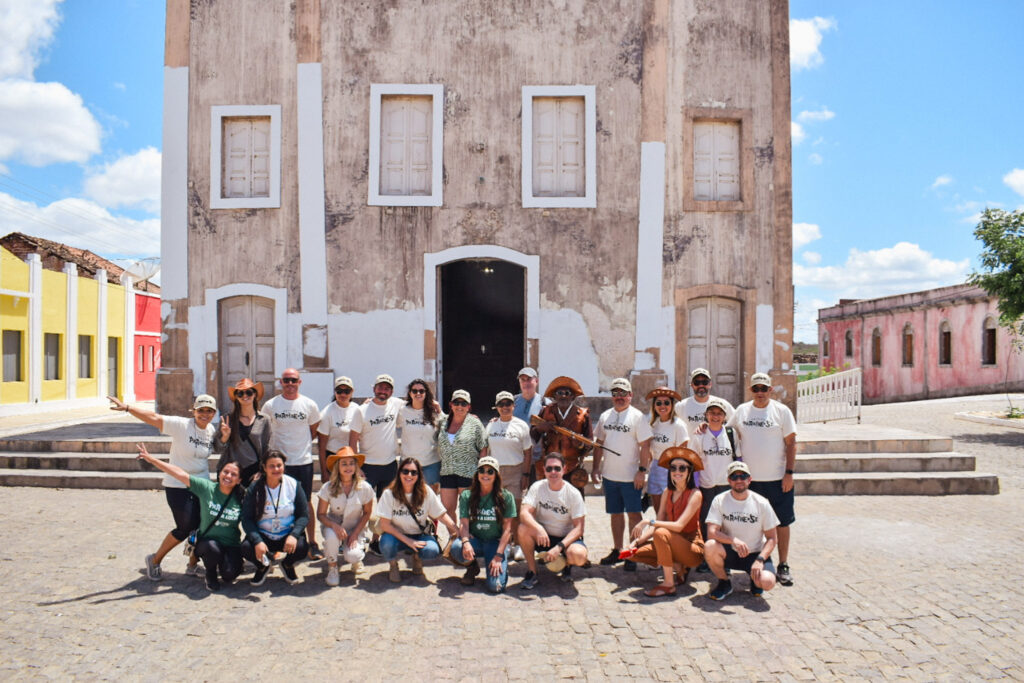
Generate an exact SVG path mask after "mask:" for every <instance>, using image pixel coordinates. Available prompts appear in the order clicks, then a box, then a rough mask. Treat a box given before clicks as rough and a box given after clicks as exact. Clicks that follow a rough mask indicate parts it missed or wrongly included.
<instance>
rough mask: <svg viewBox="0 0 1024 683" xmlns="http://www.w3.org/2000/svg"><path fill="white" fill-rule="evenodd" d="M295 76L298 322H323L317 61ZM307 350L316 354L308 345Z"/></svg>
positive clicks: (321, 140)
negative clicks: (300, 313) (299, 285)
mask: <svg viewBox="0 0 1024 683" xmlns="http://www.w3.org/2000/svg"><path fill="white" fill-rule="evenodd" d="M297 76H298V77H297V81H298V83H297V89H298V93H297V94H298V100H297V106H298V147H299V149H298V173H299V253H300V254H301V256H300V258H301V262H300V276H301V278H302V279H301V284H302V296H301V300H302V322H303V323H304V324H312V325H323V324H325V323H326V322H327V255H326V250H325V249H324V242H325V239H326V238H325V234H324V115H323V86H322V81H321V68H320V64H316V63H314V64H299V66H298V75H297ZM307 354H308V355H311V356H315V355H316V354H315V353H312V352H311V351H310V350H308V349H307ZM303 383H305V380H303Z"/></svg>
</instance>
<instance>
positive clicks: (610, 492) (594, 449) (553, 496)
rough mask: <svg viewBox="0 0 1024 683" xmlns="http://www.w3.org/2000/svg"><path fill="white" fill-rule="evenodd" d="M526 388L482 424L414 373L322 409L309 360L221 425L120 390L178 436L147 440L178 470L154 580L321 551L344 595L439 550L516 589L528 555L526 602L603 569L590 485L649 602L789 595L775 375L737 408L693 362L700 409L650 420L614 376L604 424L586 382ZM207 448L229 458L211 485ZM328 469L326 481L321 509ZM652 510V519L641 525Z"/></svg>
mask: <svg viewBox="0 0 1024 683" xmlns="http://www.w3.org/2000/svg"><path fill="white" fill-rule="evenodd" d="M518 381H519V386H520V390H521V391H520V393H518V394H516V395H513V394H512V393H511V392H507V391H502V392H499V393H498V394H497V395H496V396H495V402H494V408H495V409H496V410H497V417H495V418H494V419H492V420H491V421H490V422H488V423H487V424H484V423H483V422H482V421H481V420H480V419H479V418H478V417H477V416H476V415H474V414H473V413H472V400H471V396H470V395H469V393H468V392H467V391H465V390H462V389H458V390H456V391H454V392H453V393H452V395H451V399H450V401H449V403H448V411H447V412H445V411H444V410H442V408H441V406H440V405H439V403H438V402H437V401H436V400H435V399H434V396H433V393H432V390H431V388H430V385H429V384H428V383H427V382H426V381H425V380H422V379H416V380H413V381H412V382H410V383H409V384H408V386H407V387H406V392H405V397H404V398H398V397H395V396H393V394H394V389H395V382H394V379H392V377H390V376H389V375H386V374H382V375H379V376H378V377H377V378H376V380H375V382H374V385H373V395H372V397H371V398H369V399H367V400H366V402H365V403H363V404H362V405H357V404H356V403H354V402H353V401H352V397H353V393H354V391H355V387H354V384H353V382H352V380H351V379H349V378H348V377H339V378H337V380H336V381H335V383H334V392H335V397H334V398H335V400H334V401H332V402H331V403H330V404H328V405H327V406H325V407H324V408H323V409H322V410H321V409H319V408H318V406H317V404H316V402H315V401H313V400H312V399H310V398H308V397H306V396H303V395H302V394H301V393H300V391H299V389H300V385H301V383H302V379H301V377H300V375H299V372H298V371H297V370H295V369H294V368H289V369H288V370H285V372H284V373H283V374H282V376H281V378H280V384H281V393H280V394H279V395H277V396H274V397H272V398H270V399H269V400H267V401H266V402H263V395H264V387H263V385H262V384H261V383H256V382H253V381H252V380H249V379H243V380H241V381H240V382H238V383H237V384H236V385H235V386H234V387H232V388H231V389H230V390H229V394H230V398H231V401H232V404H233V405H232V410H231V412H230V413H229V414H226V415H223V416H222V417H221V420H220V422H219V424H218V425H217V426H215V425H214V424H213V420H214V417H215V415H216V402H215V400H214V399H213V398H212V397H210V396H207V395H201V396H199V397H197V398H196V399H195V402H194V404H193V407H192V417H191V418H181V417H172V416H166V415H160V414H157V413H155V412H152V411H149V410H145V409H142V408H139V407H138V406H131V405H127V404H125V403H123V402H121V401H119V400H117V399H116V398H113V397H111V399H110V400H111V402H112V404H113V405H112V408H113V409H115V410H124V411H125V412H128V413H129V414H131V415H133V416H135V417H136V418H138V419H140V420H142V421H144V422H146V423H147V424H150V425H152V426H154V427H156V428H157V429H159V430H160V431H161V433H163V434H166V435H169V436H170V437H171V448H170V456H169V461H168V462H164V461H163V460H161V459H159V458H155V457H154V456H152V455H151V454H149V452H148V450H147V449H146V448H145V446H144V445H141V444H140V446H139V457H140V458H142V459H144V460H146V461H148V462H149V463H151V464H152V465H154V466H155V467H157V468H159V469H160V470H162V471H163V472H164V473H165V477H164V486H165V495H166V498H167V503H168V506H169V507H170V508H171V512H172V515H173V517H174V525H175V526H174V529H172V530H171V532H170V533H168V534H167V536H166V537H165V538H164V539H163V541H162V542H161V544H160V546H159V547H158V548H157V550H156V552H154V553H152V554H150V555H147V557H146V573H147V576H148V577H149V578H150V579H151V580H154V581H155V580H159V579H160V578H162V572H161V562H162V560H163V559H164V557H165V556H166V554H167V553H168V552H169V551H170V550H171V549H173V548H174V547H175V546H176V545H178V544H179V543H181V542H182V541H185V540H186V539H188V540H189V541H190V548H189V549H187V551H186V554H188V556H189V561H188V566H187V568H186V573H189V574H196V575H198V574H199V573H200V571H201V570H200V569H199V567H198V562H199V561H200V560H201V561H202V563H203V565H204V568H205V576H206V585H207V587H208V588H209V589H210V590H217V589H219V588H220V586H221V583H222V582H227V583H230V582H232V581H234V580H235V579H236V578H237V577H238V576H239V574H240V573H241V571H242V569H243V566H244V564H243V562H244V561H248V562H249V563H251V564H252V565H253V566H254V570H253V572H254V573H253V578H252V584H253V585H257V586H258V585H261V584H262V583H263V582H264V581H265V579H266V577H267V575H268V573H269V572H270V571H271V569H272V568H273V567H274V566H275V565H279V566H280V568H281V573H282V574H283V576H284V578H285V579H286V580H287V581H288V582H290V583H294V582H296V581H298V576H297V574H296V571H295V565H296V563H297V562H299V561H302V560H304V559H306V558H309V559H312V560H319V559H326V565H327V572H326V577H325V581H326V583H327V585H329V586H337V585H339V583H340V572H339V567H340V566H343V565H349V566H350V567H351V569H352V571H353V573H358V572H359V571H361V569H362V566H363V561H364V559H365V557H366V552H368V551H369V552H374V553H376V554H378V555H379V556H381V557H382V558H383V559H384V560H385V561H387V562H388V578H389V579H390V580H391V581H392V582H396V583H398V582H400V581H401V580H402V576H401V571H400V568H399V563H398V556H399V554H402V553H404V554H407V555H408V556H409V566H410V568H411V570H412V572H413V573H414V574H421V573H422V572H423V561H424V560H430V559H433V558H436V557H438V556H440V555H444V556H445V557H446V558H447V559H448V560H450V561H451V562H452V563H453V564H456V565H459V566H461V567H464V568H465V573H464V575H463V577H462V582H463V583H464V584H465V585H473V584H474V583H475V581H476V579H477V577H478V576H479V574H480V572H481V571H483V572H484V574H485V579H486V586H487V588H488V589H489V590H490V591H492V592H495V593H499V592H502V591H504V590H505V588H506V586H507V582H508V565H509V562H510V561H513V560H522V561H525V563H526V566H527V570H526V572H525V574H524V576H523V579H522V581H521V583H520V587H521V588H523V589H527V590H529V589H532V588H534V587H535V586H536V585H537V583H538V561H540V562H543V563H544V564H545V565H546V566H547V568H548V569H550V570H551V571H552V572H554V573H556V574H558V575H559V576H560V578H561V579H562V580H565V581H569V580H572V569H573V567H581V566H588V565H589V564H590V560H589V557H588V550H587V547H586V545H585V543H584V526H585V525H584V522H585V517H586V506H585V501H584V497H585V489H586V486H587V484H588V482H590V483H592V484H594V485H595V486H600V487H601V488H602V489H603V493H604V500H605V511H606V513H607V514H608V516H609V520H610V526H611V532H612V546H613V547H612V548H611V549H610V551H609V552H608V554H607V555H606V556H604V557H603V558H601V559H600V564H602V565H616V564H619V563H620V562H621V563H622V564H623V567H624V569H625V570H626V571H635V570H636V563H637V562H641V563H645V564H648V565H651V566H655V567H659V568H660V569H661V570H662V571H661V582H660V583H658V584H657V585H655V586H652V587H651V588H649V589H648V590H646V591H645V594H646V595H647V596H649V597H661V596H666V595H673V594H675V592H676V589H677V586H679V585H681V584H682V583H684V582H685V581H686V580H687V577H688V575H689V572H690V571H691V570H693V569H697V570H698V571H702V570H703V571H710V572H712V573H713V574H714V575H715V576H716V577H717V579H718V582H717V584H716V585H715V586H714V587H713V588H712V589H711V591H710V592H709V596H710V597H711V598H713V599H715V600H721V599H724V598H725V597H726V596H728V595H729V594H730V593H731V592H732V584H731V581H730V579H729V572H730V570H737V571H742V572H745V573H747V574H748V575H749V577H750V591H751V593H752V594H754V595H760V594H761V593H762V592H763V591H765V590H770V589H772V588H773V587H774V586H775V584H776V582H778V583H782V584H784V585H788V584H790V583H792V574H791V572H790V570H789V566H788V551H789V527H790V525H791V524H792V523H793V522H794V521H795V516H794V513H793V477H792V474H793V467H794V462H795V455H796V428H795V423H794V420H793V416H792V413H791V412H790V411H789V409H788V408H787V407H786V406H785V405H783V404H782V403H779V402H777V401H774V400H772V399H771V398H770V393H771V378H770V377H769V376H768V375H766V374H764V373H757V374H754V375H753V376H752V377H751V382H750V388H751V392H752V394H753V400H752V401H749V402H747V403H744V404H742V405H740V406H738V407H736V408H735V409H733V407H732V406H731V405H730V404H729V402H728V401H725V400H724V399H721V398H718V397H715V396H712V395H711V393H710V389H711V373H710V372H709V371H708V370H706V369H704V368H698V369H696V370H694V371H693V372H692V373H691V375H690V385H691V390H692V396H690V397H688V398H686V399H685V400H684V399H683V398H682V396H681V395H680V394H679V393H678V392H676V391H674V390H672V389H670V388H668V387H658V388H656V389H654V390H653V391H651V392H649V393H648V394H647V396H646V398H647V400H648V401H649V402H650V406H651V411H650V414H649V415H645V414H644V413H642V412H641V411H640V410H638V409H637V408H636V407H634V406H633V405H632V400H633V391H632V386H631V384H630V382H629V380H627V379H625V378H618V379H615V380H613V381H612V383H611V399H612V407H611V408H609V409H608V410H606V411H604V412H603V413H601V415H600V416H599V417H598V418H597V420H596V422H593V423H592V421H591V417H590V414H589V410H588V409H587V407H585V406H583V405H581V404H580V402H579V401H578V400H577V399H578V398H580V397H581V396H582V395H583V390H582V388H581V387H580V385H579V383H578V382H576V381H575V380H574V379H572V378H571V377H565V376H563V377H557V378H555V379H554V380H552V381H551V382H550V383H549V384H548V386H547V389H546V391H545V392H544V393H543V394H541V393H540V392H539V379H538V376H537V372H536V371H535V370H534V369H532V368H523V369H522V370H521V371H520V373H519V376H518ZM314 442H315V445H314ZM314 453H316V455H315V456H314ZM211 454H219V456H220V457H219V460H218V464H217V477H216V480H215V481H214V480H211V479H210V477H209V464H208V462H209V460H208V459H209V457H210V455H211ZM314 457H318V460H319V469H320V473H321V482H320V483H321V485H320V487H319V490H317V491H316V492H315V493H316V496H315V502H316V506H315V508H314V496H313V494H314V491H313V478H314V464H313V458H314ZM588 457H592V464H591V467H590V469H589V472H588V471H587V469H586V468H585V467H584V463H585V460H586V458H588ZM648 504H650V505H651V506H653V508H654V510H655V516H654V518H653V519H650V520H644V519H643V518H642V513H643V511H644V509H645V508H646V506H647V505H648ZM314 520H315V521H314ZM315 522H319V527H320V532H321V536H322V538H323V549H321V548H320V546H319V545H318V543H317V536H316V526H317V524H316V523H315ZM627 522H628V538H627V537H626V536H627ZM440 526H444V527H445V528H446V530H447V534H445V535H444V536H445V537H446V540H445V541H442V535H440V534H439V533H438V528H439V527H440ZM776 547H777V548H778V552H779V564H778V566H777V567H776V565H774V564H773V562H772V560H771V555H772V553H773V551H774V550H775V549H776Z"/></svg>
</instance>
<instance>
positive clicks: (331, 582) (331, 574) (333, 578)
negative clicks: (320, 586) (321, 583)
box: [327, 565, 341, 586]
mask: <svg viewBox="0 0 1024 683" xmlns="http://www.w3.org/2000/svg"><path fill="white" fill-rule="evenodd" d="M339 583H341V580H340V578H339V577H338V565H332V566H331V567H330V568H329V569H328V570H327V585H328V586H337V585H338V584H339Z"/></svg>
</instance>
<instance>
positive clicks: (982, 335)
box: [818, 284, 1024, 403]
mask: <svg viewBox="0 0 1024 683" xmlns="http://www.w3.org/2000/svg"><path fill="white" fill-rule="evenodd" d="M996 302H997V299H996V297H992V296H989V295H988V294H986V293H985V291H984V290H983V289H981V288H980V287H974V286H971V285H966V284H964V285H954V286H952V287H940V288H938V289H930V290H927V291H924V292H912V293H910V294H899V295H896V296H887V297H882V298H880V299H863V300H853V299H841V300H840V301H839V304H838V305H837V306H833V307H831V308H822V309H819V310H818V351H819V356H818V358H819V364H820V365H821V367H822V368H831V367H835V368H840V369H843V368H856V367H860V368H863V371H864V396H863V398H864V403H890V402H893V401H905V400H911V399H920V398H939V397H943V396H962V395H965V394H981V393H990V392H996V391H1003V390H1004V389H1006V388H1008V389H1009V390H1013V391H1020V390H1022V389H1024V358H1022V357H1021V353H1020V352H1016V351H1014V350H1013V346H1012V344H1011V338H1010V335H1009V333H1008V332H1007V330H1006V329H1005V328H1001V327H999V311H998V309H997V307H996ZM1004 383H1007V384H1004Z"/></svg>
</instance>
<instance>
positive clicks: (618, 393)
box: [612, 389, 629, 398]
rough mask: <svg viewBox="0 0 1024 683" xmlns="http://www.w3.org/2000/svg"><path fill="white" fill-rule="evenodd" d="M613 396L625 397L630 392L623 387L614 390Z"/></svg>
mask: <svg viewBox="0 0 1024 683" xmlns="http://www.w3.org/2000/svg"><path fill="white" fill-rule="evenodd" d="M612 396H614V397H615V398H625V397H626V396H629V392H626V391H623V390H622V389H616V390H615V391H613V392H612Z"/></svg>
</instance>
